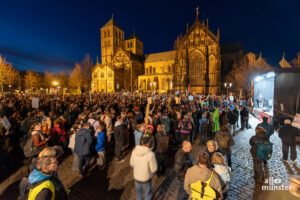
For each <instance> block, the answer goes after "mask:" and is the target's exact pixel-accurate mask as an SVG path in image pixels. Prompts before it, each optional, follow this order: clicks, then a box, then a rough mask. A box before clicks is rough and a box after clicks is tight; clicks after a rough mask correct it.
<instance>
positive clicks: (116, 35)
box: [100, 16, 124, 64]
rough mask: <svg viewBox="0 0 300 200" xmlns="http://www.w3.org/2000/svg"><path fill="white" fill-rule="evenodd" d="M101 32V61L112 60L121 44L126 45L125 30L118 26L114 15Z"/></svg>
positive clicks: (107, 61) (105, 62)
mask: <svg viewBox="0 0 300 200" xmlns="http://www.w3.org/2000/svg"><path fill="white" fill-rule="evenodd" d="M100 34H101V63H102V64H109V63H111V62H112V57H113V54H114V52H115V51H116V50H117V48H118V47H119V46H121V47H124V31H123V30H122V29H121V28H120V27H119V26H118V24H117V23H116V21H115V20H114V17H113V16H112V18H111V19H110V20H109V21H108V22H107V23H106V24H105V25H104V26H103V27H102V28H101V29H100Z"/></svg>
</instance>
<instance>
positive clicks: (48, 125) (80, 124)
mask: <svg viewBox="0 0 300 200" xmlns="http://www.w3.org/2000/svg"><path fill="white" fill-rule="evenodd" d="M32 98H33V96H30V95H26V94H12V95H9V96H2V97H1V98H0V102H1V103H0V110H1V113H0V117H1V118H0V125H1V127H0V128H1V132H0V143H1V155H3V158H4V159H2V160H1V161H3V162H5V160H6V159H9V158H8V157H9V152H10V151H11V149H12V148H14V147H15V146H20V147H22V149H23V151H24V156H25V158H26V159H29V160H30V162H31V164H30V167H29V170H30V174H29V177H28V179H23V180H22V181H21V184H20V194H21V197H22V198H23V199H30V200H31V199H38V200H40V199H42V200H45V199H67V198H68V197H67V196H68V195H67V194H68V190H66V189H65V188H64V187H63V185H62V183H61V181H60V180H59V179H58V177H57V173H56V171H57V165H58V162H59V161H60V159H61V157H62V156H61V155H63V154H64V152H68V151H71V152H72V153H73V166H72V170H73V171H74V173H75V172H76V171H78V173H79V174H80V175H81V176H83V177H84V176H86V175H87V173H88V172H89V169H90V167H91V164H93V163H92V162H91V160H93V158H95V159H94V160H96V162H95V165H96V166H97V169H98V170H104V169H105V168H106V167H107V164H108V161H107V156H108V155H111V154H113V155H114V156H115V159H114V160H113V161H112V162H115V163H116V164H119V163H123V162H125V156H126V154H128V152H130V149H133V151H132V154H131V157H130V165H131V166H132V167H133V177H134V180H135V188H136V194H137V199H138V200H140V199H143V195H144V197H145V199H147V200H148V199H152V196H153V193H152V176H153V174H156V175H157V176H163V175H165V172H166V170H167V168H168V159H169V158H170V156H172V155H169V150H170V148H173V149H175V150H177V152H176V154H175V157H174V158H175V162H174V165H173V167H174V171H175V172H176V176H177V178H178V180H179V182H180V185H179V191H178V195H177V199H180V200H182V199H187V198H189V197H190V198H192V199H205V198H204V197H206V196H207V197H210V198H212V199H226V198H227V193H228V189H229V182H230V174H231V165H232V164H231V154H232V151H231V147H232V146H233V145H234V144H235V142H234V138H233V136H234V134H235V131H236V128H237V127H239V123H238V122H239V121H240V126H241V130H243V129H244V128H250V126H249V124H248V120H249V110H248V109H247V107H246V105H245V101H243V100H242V103H240V102H239V101H236V100H234V101H232V100H230V99H229V98H226V97H216V96H212V95H208V96H201V95H199V96H196V95H194V96H193V98H190V96H186V95H171V94H168V95H167V94H161V95H147V94H138V93H137V94H136V93H124V94H122V93H115V94H86V95H85V94H83V95H70V96H51V95H36V96H34V98H38V101H39V104H38V108H33V107H34V106H33V105H32ZM7 121H8V123H7ZM267 121H268V120H264V123H262V124H260V125H258V127H257V128H256V129H255V130H256V135H255V136H254V137H252V138H251V140H250V145H251V146H252V148H251V154H252V156H253V163H254V170H255V179H258V180H263V171H262V164H264V163H266V161H267V160H268V159H269V158H270V156H271V154H272V144H271V143H270V141H269V137H270V136H271V135H272V134H273V132H274V129H272V126H271V125H270V124H268V122H267ZM286 125H288V122H287V123H286ZM288 128H289V127H286V126H284V127H283V128H282V129H280V131H281V132H287V131H290V130H291V129H292V128H290V130H286V129H288ZM293 131H294V132H295V133H294V134H293V136H287V134H281V132H279V136H280V137H281V138H282V140H283V141H287V140H291V137H296V135H297V134H298V132H297V131H296V130H295V129H293ZM196 137H199V138H200V140H199V141H200V143H199V144H196V145H203V147H204V148H203V151H201V152H200V153H199V156H198V159H197V162H196V163H193V162H192V160H191V159H190V156H189V152H190V151H191V150H192V145H193V144H194V143H195V141H196V140H195V139H196ZM287 137H288V139H287ZM197 141H198V140H197ZM260 142H261V143H262V144H263V145H260V144H261V143H260ZM283 143H284V144H285V145H283V151H284V157H283V160H287V152H288V148H289V147H290V148H291V153H292V155H291V159H292V160H293V161H294V160H295V159H296V152H295V148H294V143H293V144H292V143H291V142H290V143H289V142H283ZM262 146H263V147H262ZM270 146H271V148H270ZM108 147H113V149H114V152H107V149H108ZM257 149H262V150H261V151H259V155H257V154H258V151H257ZM266 154H267V157H266V156H265V155H266ZM173 156H174V155H173ZM263 156H265V157H263ZM1 161H0V162H1ZM0 164H1V165H2V164H3V163H0ZM76 173H77V172H76ZM54 191H55V192H54ZM56 191H58V192H56Z"/></svg>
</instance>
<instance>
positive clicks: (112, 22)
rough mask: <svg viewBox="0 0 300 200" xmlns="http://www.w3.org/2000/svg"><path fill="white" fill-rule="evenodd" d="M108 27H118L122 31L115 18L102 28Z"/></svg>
mask: <svg viewBox="0 0 300 200" xmlns="http://www.w3.org/2000/svg"><path fill="white" fill-rule="evenodd" d="M108 26H116V27H117V28H119V29H121V28H120V27H119V25H118V24H117V22H116V21H115V20H114V18H113V17H112V18H111V19H110V20H109V21H108V22H107V23H106V24H105V25H104V26H103V27H102V28H104V27H108Z"/></svg>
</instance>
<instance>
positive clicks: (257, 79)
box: [255, 76, 264, 82]
mask: <svg viewBox="0 0 300 200" xmlns="http://www.w3.org/2000/svg"><path fill="white" fill-rule="evenodd" d="M262 79H264V77H263V76H257V77H256V78H255V81H256V82H258V81H261V80H262Z"/></svg>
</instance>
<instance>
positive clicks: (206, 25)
mask: <svg viewBox="0 0 300 200" xmlns="http://www.w3.org/2000/svg"><path fill="white" fill-rule="evenodd" d="M206 26H207V28H208V18H206Z"/></svg>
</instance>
